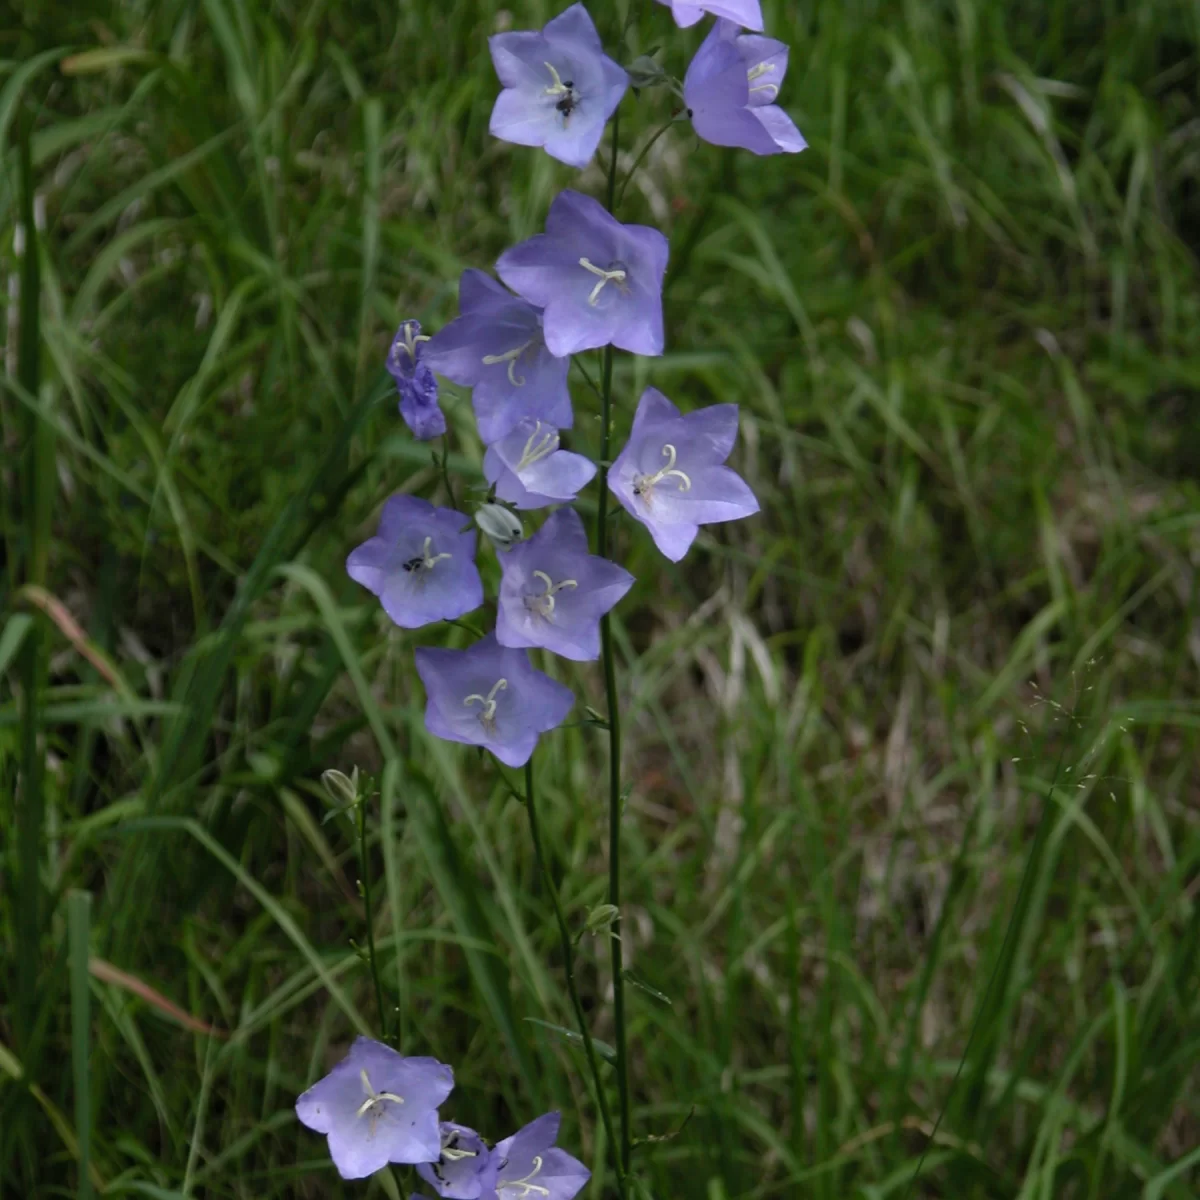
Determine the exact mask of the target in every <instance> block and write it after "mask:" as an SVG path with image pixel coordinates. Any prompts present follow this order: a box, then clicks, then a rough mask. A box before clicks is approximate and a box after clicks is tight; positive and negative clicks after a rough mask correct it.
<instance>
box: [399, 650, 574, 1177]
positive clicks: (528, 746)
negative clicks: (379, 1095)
mask: <svg viewBox="0 0 1200 1200" xmlns="http://www.w3.org/2000/svg"><path fill="white" fill-rule="evenodd" d="M416 659H417V674H418V675H420V677H421V682H422V683H424V685H425V695H426V698H427V703H426V705H425V728H426V729H428V730H429V732H430V733H432V734H433V735H434V736H435V737H440V738H445V739H446V740H447V741H450V742H465V743H466V744H467V745H468V746H483V747H484V748H485V749H487V750H490V751H491V752H492V753H493V754H494V755H495V756H496V757H497V758H498V759H499V760H500V761H501V762H502V763H504V764H505V766H509V767H523V766H524V765H525V764H526V763H527V762H528V761H529V757H530V755H531V754H533V748H534V746H536V745H537V740H538V735H539V734H542V733H548V732H549V731H550V730H551V729H556V728H557V727H558V726H559V725H561V724H562V723H563V721H564V720H565V719H566V716H567V713H569V712H570V711H571V708H572V706H573V705H574V703H575V697H574V696H573V695H572V694H571V690H570V688H566V687H564V686H563V685H562V684H561V683H556V682H555V681H554V680H553V679H551V678H550V676H549V675H543V674H542V672H541V671H538V670H536V669H535V668H534V667H533V665H532V664H531V663H530V661H529V655H528V654H526V652H525V651H524V650H510V649H508V648H507V647H505V646H501V645H500V643H499V642H497V641H496V635H495V634H494V633H489V634H488V635H487V637H485V638H483V639H481V640H480V641H478V642H476V643H475V645H473V646H471V647H470V648H469V649H467V650H443V649H438V648H435V647H432V646H421V647H419V648H418V650H417V652H416ZM431 1158H437V1154H436V1153H434V1154H433V1155H432V1156H431Z"/></svg>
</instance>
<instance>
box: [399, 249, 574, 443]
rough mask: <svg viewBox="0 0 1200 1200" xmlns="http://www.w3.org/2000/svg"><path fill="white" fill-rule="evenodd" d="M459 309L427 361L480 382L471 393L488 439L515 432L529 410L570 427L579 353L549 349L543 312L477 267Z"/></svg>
mask: <svg viewBox="0 0 1200 1200" xmlns="http://www.w3.org/2000/svg"><path fill="white" fill-rule="evenodd" d="M458 309H459V312H460V313H461V316H458V317H456V318H455V319H454V320H453V321H451V322H450V324H449V325H446V326H445V327H444V328H442V329H439V330H438V332H437V333H435V334H434V335H433V337H432V338H430V340H429V341H428V342H427V343H426V344H425V346H424V347H423V350H424V353H423V355H422V361H423V362H424V363H425V364H427V365H428V366H430V367H432V368H433V369H434V370H435V371H437V372H438V373H439V374H442V375H445V376H446V378H447V379H452V380H453V381H454V382H455V383H457V384H461V385H462V386H463V387H469V388H474V392H473V393H472V396H471V400H472V403H473V404H474V407H475V417H476V420H477V421H478V422H479V436H480V437H481V438H482V439H483V444H484V445H485V446H490V445H491V444H492V443H493V442H495V441H498V440H499V439H500V438H502V437H504V436H505V435H506V434H508V433H511V432H512V429H513V426H514V425H516V424H517V422H518V421H520V420H521V418H522V417H534V418H537V419H538V420H542V421H545V422H547V424H550V425H554V426H556V427H557V428H559V429H569V428H570V427H571V422H572V420H573V415H572V413H571V393H570V391H569V389H568V388H567V371H568V369H569V367H570V365H571V360H570V359H569V358H555V357H554V355H553V354H551V353H550V351H549V350H547V349H546V340H545V338H544V337H543V336H542V314H541V312H540V311H539V310H538V309H536V308H534V306H533V305H532V304H529V303H527V302H526V301H524V300H522V299H520V298H519V297H517V296H514V295H513V294H512V293H511V292H510V291H508V290H507V289H505V288H503V287H501V286H500V284H498V283H497V282H496V281H495V280H494V279H492V278H491V276H490V275H485V274H484V273H483V272H482V271H474V270H468V271H464V272H463V274H462V279H461V281H460V282H459V285H458Z"/></svg>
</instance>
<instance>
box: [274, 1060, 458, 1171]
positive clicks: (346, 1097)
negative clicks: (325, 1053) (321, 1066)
mask: <svg viewBox="0 0 1200 1200" xmlns="http://www.w3.org/2000/svg"><path fill="white" fill-rule="evenodd" d="M453 1087H454V1072H453V1071H451V1069H450V1068H449V1067H448V1066H446V1064H445V1063H441V1062H438V1060H437V1059H436V1058H405V1057H404V1056H403V1055H401V1054H397V1053H396V1051H395V1050H393V1049H391V1047H389V1046H385V1045H384V1044H383V1043H382V1042H376V1041H374V1040H373V1039H371V1038H366V1037H360V1038H358V1039H357V1040H356V1041H355V1043H354V1045H353V1046H351V1047H350V1053H349V1054H348V1055H347V1056H346V1057H345V1058H344V1059H342V1061H341V1062H340V1063H338V1065H337V1066H336V1067H334V1068H333V1070H332V1071H330V1072H329V1074H328V1075H326V1076H325V1078H324V1079H321V1080H318V1081H317V1082H316V1083H314V1084H313V1086H312V1087H310V1088H309V1089H308V1091H306V1092H305V1093H304V1094H303V1095H302V1096H301V1097H300V1098H299V1099H298V1100H297V1101H296V1115H297V1116H298V1117H299V1118H300V1120H301V1121H302V1122H303V1123H304V1124H305V1125H307V1126H308V1127H309V1129H312V1130H315V1131H316V1132H317V1133H323V1134H325V1135H326V1136H327V1137H328V1139H329V1153H330V1156H331V1157H332V1158H333V1165H334V1166H335V1167H337V1169H338V1174H339V1175H341V1177H342V1178H343V1179H362V1178H364V1177H365V1176H367V1175H372V1174H374V1173H375V1172H376V1171H378V1170H379V1169H380V1168H382V1167H385V1166H386V1165H387V1164H388V1163H423V1162H432V1161H434V1160H435V1159H436V1158H437V1157H438V1155H439V1154H440V1153H441V1138H440V1137H439V1135H438V1114H437V1110H438V1105H440V1104H441V1103H442V1102H443V1101H444V1100H445V1099H446V1097H447V1096H449V1095H450V1092H451V1090H452V1089H453Z"/></svg>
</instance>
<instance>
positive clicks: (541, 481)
mask: <svg viewBox="0 0 1200 1200" xmlns="http://www.w3.org/2000/svg"><path fill="white" fill-rule="evenodd" d="M558 445H559V438H558V430H557V429H555V428H554V427H553V426H551V425H545V424H543V423H542V422H541V421H536V420H534V419H533V418H532V417H526V418H524V420H522V421H521V422H520V424H518V425H517V426H516V428H514V429H513V431H512V433H510V434H509V435H508V436H507V437H503V438H501V439H500V440H499V441H498V442H497V443H496V444H495V445H494V446H489V447H488V448H487V453H486V454H485V455H484V456H483V474H484V478H485V479H486V480H487V481H488V483H492V484H495V485H496V495H497V496H499V497H500V499H501V500H507V501H508V502H509V503H510V504H513V505H515V506H516V507H517V508H545V507H546V506H547V505H548V504H562V503H564V502H565V501H568V500H574V499H575V497H576V496H577V495H578V494H579V489H580V488H581V487H583V486H584V484H586V483H588V482H589V481H590V480H591V479H592V478H593V476H594V475H595V474H596V464H595V463H594V462H592V460H591V459H589V458H584V456H583V455H582V454H573V453H572V452H571V451H570V450H560V449H559V448H558Z"/></svg>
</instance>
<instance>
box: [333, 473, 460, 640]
mask: <svg viewBox="0 0 1200 1200" xmlns="http://www.w3.org/2000/svg"><path fill="white" fill-rule="evenodd" d="M346 573H347V574H348V575H349V576H350V578H351V579H353V580H354V581H355V583H361V584H362V585H363V587H365V588H366V589H367V590H368V591H371V592H374V593H375V595H376V596H378V597H379V599H380V600H381V601H382V602H383V608H384V611H385V612H386V613H387V615H388V616H389V617H391V618H392V620H393V621H395V622H396V624H397V625H399V626H400V627H401V628H402V629H419V628H420V627H421V626H422V625H429V624H431V623H432V622H434V621H450V620H453V619H454V618H455V617H461V616H463V615H464V614H466V613H469V612H472V611H473V610H474V609H476V608H478V607H479V606H480V605H481V604H482V603H483V581H482V580H481V579H480V578H479V569H478V568H477V567H476V566H475V530H474V529H473V528H471V518H470V517H466V516H463V514H462V513H460V512H455V511H454V510H453V509H452V508H435V507H434V506H433V505H432V504H430V503H429V501H428V500H422V499H420V498H419V497H417V496H403V495H399V496H392V497H391V499H389V500H388V501H387V503H386V504H384V506H383V513H382V515H381V516H380V519H379V532H378V533H377V534H376V535H375V537H373V538H368V539H367V540H366V541H365V542H363V544H362V545H361V546H358V547H357V548H356V549H354V550H352V551H351V552H350V557H349V558H347V559H346Z"/></svg>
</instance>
